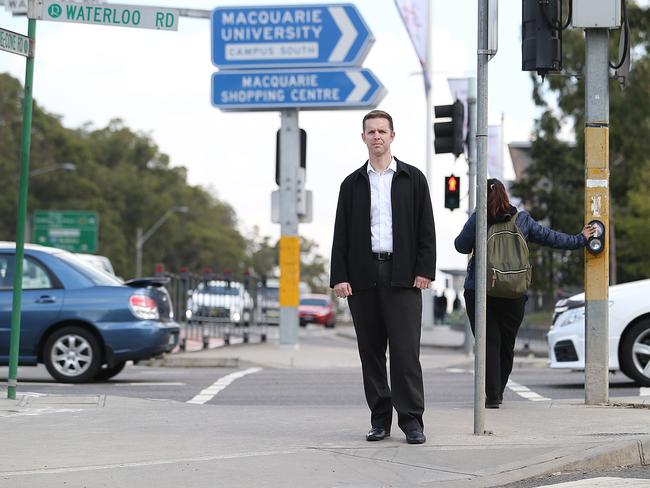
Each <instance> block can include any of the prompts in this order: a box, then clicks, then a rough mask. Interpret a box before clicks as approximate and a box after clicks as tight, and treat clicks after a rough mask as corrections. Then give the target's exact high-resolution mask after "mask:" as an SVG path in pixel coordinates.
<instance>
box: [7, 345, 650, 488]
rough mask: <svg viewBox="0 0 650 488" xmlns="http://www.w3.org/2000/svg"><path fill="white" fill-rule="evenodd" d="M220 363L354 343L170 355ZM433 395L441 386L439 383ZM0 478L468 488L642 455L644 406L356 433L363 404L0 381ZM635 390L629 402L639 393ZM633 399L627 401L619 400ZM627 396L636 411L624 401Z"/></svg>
mask: <svg viewBox="0 0 650 488" xmlns="http://www.w3.org/2000/svg"><path fill="white" fill-rule="evenodd" d="M188 356H193V357H196V358H197V359H198V358H203V360H205V361H208V360H211V361H215V362H218V361H224V360H226V359H228V360H229V361H232V363H231V366H232V365H233V364H236V365H237V366H239V367H245V366H247V365H253V364H254V365H257V366H261V367H264V368H323V367H327V368H330V367H358V366H359V362H358V357H357V352H356V350H355V349H354V348H352V347H345V348H342V347H339V348H334V347H320V346H310V345H301V346H300V347H299V348H285V347H281V346H278V345H277V344H271V343H264V344H241V345H236V346H231V347H227V348H226V347H221V348H216V349H212V350H206V351H200V352H194V353H183V354H176V355H173V357H172V359H174V358H175V359H178V360H180V359H183V358H187V357H188ZM423 360H424V361H426V362H427V364H426V367H451V366H458V367H467V366H468V365H471V364H472V360H471V359H470V358H468V357H467V356H465V355H464V354H463V353H462V352H461V351H459V350H448V351H441V353H440V354H435V355H424V356H423ZM443 393H444V392H443ZM0 395H2V396H1V397H0V398H2V399H1V400H0V429H1V430H2V433H3V437H4V438H5V439H7V440H8V442H7V443H6V444H7V446H6V448H5V449H3V450H2V452H0V487H5V486H6V487H15V486H29V487H30V488H39V487H48V488H50V487H64V486H65V487H82V486H83V487H88V488H95V487H109V486H110V487H115V486H143V485H144V484H145V483H144V481H143V480H145V479H146V480H147V481H146V485H149V486H156V487H157V488H168V487H169V488H171V487H174V488H176V487H192V488H203V487H206V488H208V487H210V488H212V487H214V486H224V487H228V488H238V487H242V488H247V487H251V488H253V487H254V488H258V487H283V488H284V487H285V486H287V484H291V485H293V486H300V487H303V486H304V487H310V488H311V487H314V488H320V487H323V488H329V487H354V488H359V487H364V488H365V487H383V486H391V487H414V486H418V487H440V488H457V487H458V488H460V487H462V488H465V487H467V488H478V487H491V486H501V485H503V484H505V483H509V482H513V481H517V480H521V479H525V478H529V477H532V476H539V475H544V474H549V473H554V472H558V471H564V470H575V469H580V470H590V469H595V468H604V467H610V466H618V465H624V464H642V463H645V462H646V456H648V454H647V453H648V452H649V451H648V450H649V449H650V422H649V421H648V419H649V416H650V411H649V410H648V409H647V408H645V407H650V405H646V404H643V403H638V404H636V405H631V404H630V405H627V404H625V402H621V400H620V399H617V401H618V402H621V403H619V404H617V406H590V407H587V406H585V405H584V404H583V401H582V400H575V401H558V402H524V401H521V402H520V401H515V402H506V403H505V404H504V405H503V407H502V408H501V409H499V410H488V411H486V417H485V426H486V428H487V429H488V430H489V431H491V433H489V434H487V435H480V436H477V435H474V434H473V405H470V404H461V405H451V406H445V407H443V406H432V407H429V408H428V409H427V411H426V412H425V418H424V420H425V424H426V426H427V428H426V433H427V437H428V440H427V443H426V444H424V445H422V446H410V445H408V444H406V443H405V441H404V437H403V435H402V434H401V432H398V431H394V432H393V435H392V437H391V438H389V439H387V440H385V441H382V442H376V443H368V442H366V441H365V439H364V433H365V428H366V427H367V416H368V414H367V411H366V409H365V408H358V407H354V408H353V407H347V406H342V407H340V408H336V409H332V408H331V407H328V408H325V407H318V406H310V407H309V408H308V409H306V408H304V407H290V406H284V407H273V406H266V405H254V406H230V405H219V406H215V405H190V404H186V403H179V402H173V401H164V400H155V401H154V400H140V399H132V398H123V397H113V396H110V397H105V396H102V395H88V396H32V397H28V396H23V397H20V398H19V399H18V400H15V401H14V400H6V399H4V398H5V397H6V393H3V392H0ZM639 400H640V399H639V398H635V399H634V401H637V402H638V401H639ZM630 401H632V400H630ZM634 407H637V408H634Z"/></svg>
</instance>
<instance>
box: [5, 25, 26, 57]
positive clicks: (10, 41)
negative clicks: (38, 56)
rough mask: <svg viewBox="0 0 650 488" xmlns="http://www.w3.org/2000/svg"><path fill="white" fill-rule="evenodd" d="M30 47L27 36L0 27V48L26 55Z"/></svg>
mask: <svg viewBox="0 0 650 488" xmlns="http://www.w3.org/2000/svg"><path fill="white" fill-rule="evenodd" d="M30 47H31V45H30V42H29V37H27V36H23V35H22V34H17V33H16V32H12V31H10V30H6V29H2V28H0V50H2V51H7V52H10V53H14V54H20V55H21V56H25V57H28V56H30V55H31V52H30V51H31V49H30Z"/></svg>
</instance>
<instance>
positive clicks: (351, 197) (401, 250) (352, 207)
mask: <svg viewBox="0 0 650 488" xmlns="http://www.w3.org/2000/svg"><path fill="white" fill-rule="evenodd" d="M395 161H396V163H397V172H396V173H395V174H394V175H393V182H392V186H391V206H392V209H393V259H392V261H391V263H392V271H393V272H392V282H391V284H392V285H393V286H401V287H411V286H413V281H414V280H415V277H416V276H423V277H426V278H431V280H433V279H434V278H435V273H436V232H435V226H434V223H433V210H432V208H431V198H430V197H429V187H428V185H427V181H426V178H425V177H424V175H423V174H422V172H421V171H420V170H419V169H417V168H416V167H415V166H411V165H410V164H406V163H404V162H402V161H399V160H398V159H397V158H395ZM366 168H367V163H366V164H364V165H363V166H362V167H361V168H359V169H358V170H356V171H354V172H353V173H351V174H350V175H348V176H347V178H345V180H343V183H341V189H340V192H339V201H338V206H337V209H336V222H335V224H334V242H333V244H332V261H331V273H330V286H331V287H332V288H333V287H334V285H336V284H338V283H343V282H348V283H350V286H351V287H352V293H354V292H356V291H361V290H365V289H368V288H372V287H373V286H375V283H376V281H377V277H376V276H375V274H376V269H377V267H376V266H374V261H373V257H372V248H371V240H370V239H371V237H370V179H369V178H368V173H367V171H366Z"/></svg>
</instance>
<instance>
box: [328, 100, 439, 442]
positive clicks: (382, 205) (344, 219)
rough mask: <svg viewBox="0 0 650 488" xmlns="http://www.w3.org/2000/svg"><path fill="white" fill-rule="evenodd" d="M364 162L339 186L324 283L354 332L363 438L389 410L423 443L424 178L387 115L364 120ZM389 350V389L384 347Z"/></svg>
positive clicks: (375, 436)
mask: <svg viewBox="0 0 650 488" xmlns="http://www.w3.org/2000/svg"><path fill="white" fill-rule="evenodd" d="M361 138H362V139H363V142H364V143H365V144H366V146H368V161H367V162H366V163H365V164H364V165H363V166H362V167H361V168H359V169H358V170H356V171H354V172H353V173H351V174H350V175H348V177H347V178H345V180H344V181H343V183H342V184H341V189H340V193H339V201H338V207H337V209H336V222H335V225H334V242H333V244H332V260H331V263H332V269H331V278H330V286H331V287H332V288H334V293H335V294H336V296H337V297H340V298H347V299H348V303H349V305H350V312H351V313H352V320H353V322H354V328H355V331H356V334H357V342H358V346H359V356H360V357H361V367H362V372H363V386H364V391H365V394H366V401H367V402H368V406H369V407H370V411H371V416H370V425H371V429H370V431H369V432H368V434H367V435H366V439H367V440H368V441H380V440H382V439H384V438H386V437H388V436H389V435H390V428H391V424H392V418H393V407H394V408H395V410H396V411H397V419H398V424H399V427H400V428H401V429H402V431H404V433H405V434H406V441H407V442H408V443H409V444H422V443H424V442H425V440H426V437H425V435H424V423H423V421H422V414H423V413H424V388H423V384H422V368H421V366H420V332H421V316H422V292H421V290H423V289H425V288H428V287H429V285H430V284H431V280H433V279H434V278H435V269H436V244H435V228H434V223H433V211H432V209H431V199H430V197H429V187H428V185H427V181H426V178H425V177H424V175H423V174H422V172H421V171H420V170H418V169H417V168H415V167H414V166H411V165H409V164H406V163H404V162H402V161H399V160H397V159H396V158H394V157H393V156H392V154H391V150H390V146H391V143H392V142H393V139H394V138H395V132H394V131H393V119H392V118H391V116H390V115H389V114H387V113H386V112H383V111H380V110H373V111H372V112H369V113H368V114H367V115H366V116H365V117H364V118H363V134H362V135H361ZM387 346H389V347H390V386H389V384H388V378H387V374H386V347H387Z"/></svg>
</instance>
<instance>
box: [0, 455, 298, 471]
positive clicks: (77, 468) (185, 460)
mask: <svg viewBox="0 0 650 488" xmlns="http://www.w3.org/2000/svg"><path fill="white" fill-rule="evenodd" d="M298 452H299V451H298V450H292V451H266V452H242V453H238V454H221V455H217V456H200V457H193V458H180V459H179V458H175V459H158V460H153V461H142V462H135V463H116V464H100V465H94V466H75V467H73V468H44V469H28V470H23V471H2V472H0V477H2V478H4V477H9V476H33V475H35V474H62V473H80V472H84V471H101V470H106V469H120V468H138V467H144V466H161V465H165V464H185V463H200V462H209V461H221V460H227V459H243V458H250V457H259V456H276V455H277V456H282V455H285V454H296V453H298Z"/></svg>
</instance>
